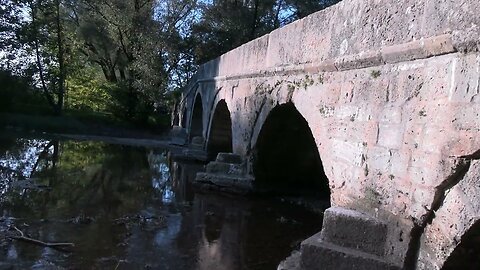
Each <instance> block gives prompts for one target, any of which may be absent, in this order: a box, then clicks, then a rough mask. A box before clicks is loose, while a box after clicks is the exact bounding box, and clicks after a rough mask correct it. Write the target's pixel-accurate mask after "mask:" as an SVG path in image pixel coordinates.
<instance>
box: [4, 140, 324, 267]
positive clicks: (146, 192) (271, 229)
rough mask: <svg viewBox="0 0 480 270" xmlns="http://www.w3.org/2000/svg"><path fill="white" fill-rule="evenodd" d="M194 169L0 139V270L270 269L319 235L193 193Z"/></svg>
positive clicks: (315, 225) (289, 220)
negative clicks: (24, 238)
mask: <svg viewBox="0 0 480 270" xmlns="http://www.w3.org/2000/svg"><path fill="white" fill-rule="evenodd" d="M200 169H202V165H201V164H188V163H180V162H174V161H172V160H170V159H169V156H168V152H167V151H163V150H151V149H146V148H135V147H128V146H119V145H108V144H104V143H99V142H73V141H61V142H58V141H52V140H45V139H1V140H0V269H64V268H65V269H219V270H222V269H228V270H235V269H276V266H277V265H278V263H279V262H280V261H281V260H282V259H284V258H285V257H286V256H288V255H289V254H290V252H291V251H292V250H293V249H295V248H296V247H298V244H299V242H300V241H301V240H302V239H305V238H306V237H308V236H310V235H312V234H314V233H316V232H317V231H319V230H320V228H321V216H320V215H318V214H315V213H313V212H310V211H309V210H307V209H305V208H303V207H301V206H297V205H293V204H291V203H287V202H285V201H283V200H281V199H273V198H272V199H251V198H250V199H246V198H238V197H226V196H219V195H212V194H210V195H208V194H201V193H195V192H194V190H193V189H192V187H191V184H190V183H191V181H192V180H193V179H194V177H195V173H196V171H198V170H200ZM13 226H15V227H17V228H18V229H20V230H21V231H23V232H24V233H25V235H27V236H29V237H30V238H34V239H38V240H41V241H43V242H71V243H74V244H75V247H73V248H70V247H67V248H66V249H68V250H67V252H65V250H64V251H58V250H56V249H52V248H49V247H43V246H38V245H34V244H32V243H25V242H22V241H19V240H14V239H11V236H16V235H18V232H16V231H14V229H13ZM9 236H10V237H9Z"/></svg>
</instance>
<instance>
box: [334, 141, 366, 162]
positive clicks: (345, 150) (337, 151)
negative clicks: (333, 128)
mask: <svg viewBox="0 0 480 270" xmlns="http://www.w3.org/2000/svg"><path fill="white" fill-rule="evenodd" d="M363 148H364V146H363V144H362V143H361V142H349V141H347V140H339V139H334V140H333V143H332V149H331V150H332V154H333V155H334V156H336V157H337V158H338V159H340V160H344V161H347V162H349V163H350V164H352V165H355V166H361V164H362V162H363Z"/></svg>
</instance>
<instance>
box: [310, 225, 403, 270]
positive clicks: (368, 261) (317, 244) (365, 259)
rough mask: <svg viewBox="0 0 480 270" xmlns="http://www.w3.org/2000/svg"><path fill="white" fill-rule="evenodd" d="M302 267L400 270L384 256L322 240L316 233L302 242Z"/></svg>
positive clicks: (314, 268)
mask: <svg viewBox="0 0 480 270" xmlns="http://www.w3.org/2000/svg"><path fill="white" fill-rule="evenodd" d="M301 267H302V268H301V269H304V270H400V269H401V267H399V266H396V265H393V264H391V263H389V262H387V261H385V260H383V258H382V257H379V256H376V255H372V254H369V253H365V252H362V251H359V250H355V249H352V248H346V247H342V246H338V245H334V244H331V243H328V242H324V241H322V240H321V237H320V235H319V234H316V235H314V236H312V237H310V238H308V239H307V240H305V241H303V242H302V246H301Z"/></svg>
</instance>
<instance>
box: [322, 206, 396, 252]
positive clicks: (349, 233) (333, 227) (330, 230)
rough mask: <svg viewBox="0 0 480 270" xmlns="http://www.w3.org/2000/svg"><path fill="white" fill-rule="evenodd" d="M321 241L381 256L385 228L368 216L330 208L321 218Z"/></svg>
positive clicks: (338, 208)
mask: <svg viewBox="0 0 480 270" xmlns="http://www.w3.org/2000/svg"><path fill="white" fill-rule="evenodd" d="M321 237H322V240H323V241H325V242H329V243H334V244H336V245H339V246H342V247H346V248H353V249H357V250H359V251H362V252H366V253H371V254H375V255H379V256H382V255H383V254H384V246H385V241H386V238H387V226H386V225H385V224H384V223H383V222H381V221H379V220H377V219H375V218H373V217H370V216H368V215H365V214H362V213H360V212H358V211H354V210H349V209H344V208H340V207H330V208H328V209H327V210H326V211H325V214H324V218H323V229H322V231H321Z"/></svg>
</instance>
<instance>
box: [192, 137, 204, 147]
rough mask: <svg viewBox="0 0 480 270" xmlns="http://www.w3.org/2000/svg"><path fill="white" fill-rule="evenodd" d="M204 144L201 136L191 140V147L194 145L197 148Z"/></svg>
mask: <svg viewBox="0 0 480 270" xmlns="http://www.w3.org/2000/svg"><path fill="white" fill-rule="evenodd" d="M204 143H205V139H204V138H203V137H201V136H196V137H193V138H192V145H195V146H198V145H201V146H203V144H204Z"/></svg>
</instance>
